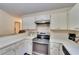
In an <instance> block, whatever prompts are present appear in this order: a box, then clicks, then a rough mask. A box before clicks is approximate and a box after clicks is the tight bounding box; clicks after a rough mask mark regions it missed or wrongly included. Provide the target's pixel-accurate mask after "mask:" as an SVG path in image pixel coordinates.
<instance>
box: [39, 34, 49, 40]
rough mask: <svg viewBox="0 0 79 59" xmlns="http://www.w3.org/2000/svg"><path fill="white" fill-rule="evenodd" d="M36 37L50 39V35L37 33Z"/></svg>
mask: <svg viewBox="0 0 79 59" xmlns="http://www.w3.org/2000/svg"><path fill="white" fill-rule="evenodd" d="M37 38H38V39H50V35H37Z"/></svg>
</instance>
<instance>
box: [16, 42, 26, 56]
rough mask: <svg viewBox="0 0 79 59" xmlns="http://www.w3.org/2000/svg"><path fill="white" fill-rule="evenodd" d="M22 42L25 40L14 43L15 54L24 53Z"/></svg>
mask: <svg viewBox="0 0 79 59" xmlns="http://www.w3.org/2000/svg"><path fill="white" fill-rule="evenodd" d="M24 43H25V40H23V41H20V42H18V43H16V44H15V51H16V55H24V53H25V46H24Z"/></svg>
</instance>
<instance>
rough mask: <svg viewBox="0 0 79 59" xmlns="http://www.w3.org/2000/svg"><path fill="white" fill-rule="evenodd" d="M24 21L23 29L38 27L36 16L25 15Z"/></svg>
mask: <svg viewBox="0 0 79 59" xmlns="http://www.w3.org/2000/svg"><path fill="white" fill-rule="evenodd" d="M22 23H23V29H35V28H36V24H35V17H33V16H28V17H24V18H23V19H22Z"/></svg>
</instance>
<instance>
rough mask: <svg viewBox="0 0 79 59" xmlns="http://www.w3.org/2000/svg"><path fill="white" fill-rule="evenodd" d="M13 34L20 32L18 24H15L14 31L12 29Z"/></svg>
mask: <svg viewBox="0 0 79 59" xmlns="http://www.w3.org/2000/svg"><path fill="white" fill-rule="evenodd" d="M14 31H15V33H19V31H20V22H15V29H14Z"/></svg>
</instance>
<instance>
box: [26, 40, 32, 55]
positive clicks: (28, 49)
mask: <svg viewBox="0 0 79 59" xmlns="http://www.w3.org/2000/svg"><path fill="white" fill-rule="evenodd" d="M25 51H26V53H28V54H32V39H27V40H25Z"/></svg>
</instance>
